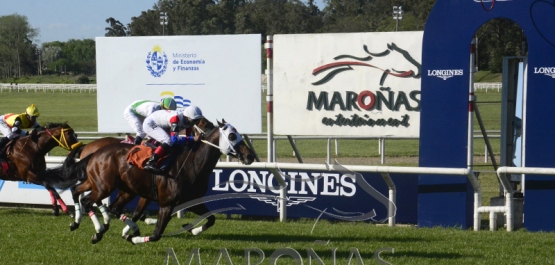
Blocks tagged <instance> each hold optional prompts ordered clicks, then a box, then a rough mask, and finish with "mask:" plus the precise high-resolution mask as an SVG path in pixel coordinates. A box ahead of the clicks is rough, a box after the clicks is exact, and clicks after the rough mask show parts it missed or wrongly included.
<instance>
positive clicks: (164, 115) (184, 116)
mask: <svg viewBox="0 0 555 265" xmlns="http://www.w3.org/2000/svg"><path fill="white" fill-rule="evenodd" d="M201 118H204V116H202V111H201V110H200V109H199V108H198V107H196V106H188V107H187V108H185V109H184V110H182V111H181V110H179V111H169V110H168V111H164V110H159V111H155V112H153V113H152V114H150V115H149V116H148V117H146V119H145V121H144V123H143V130H144V132H145V133H146V134H147V135H148V136H149V137H151V138H153V139H155V140H156V141H158V142H160V143H161V144H160V146H158V148H156V150H154V153H153V154H152V157H151V158H150V159H149V160H148V161H147V162H146V164H145V166H144V169H145V170H147V171H151V172H153V173H161V172H162V171H161V170H160V169H159V168H158V167H157V166H156V163H157V162H158V160H160V158H161V157H163V156H165V155H167V154H169V153H170V151H171V147H172V146H173V144H174V143H178V144H186V143H192V142H195V141H198V136H193V134H194V131H193V125H195V124H197V123H198V121H200V119H201ZM183 129H186V136H185V137H179V131H181V130H183Z"/></svg>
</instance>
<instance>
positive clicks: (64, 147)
mask: <svg viewBox="0 0 555 265" xmlns="http://www.w3.org/2000/svg"><path fill="white" fill-rule="evenodd" d="M45 130H46V132H47V133H48V134H49V135H50V136H51V137H52V139H54V141H56V142H57V143H58V145H59V146H60V147H61V148H63V149H66V150H68V151H71V150H72V149H74V148H77V147H79V146H81V145H82V144H83V143H81V142H77V143H75V144H73V145H72V146H69V144H68V143H67V139H66V135H65V132H66V131H67V130H68V129H65V128H61V130H62V132H61V134H60V140H58V139H56V137H55V136H54V135H53V134H52V133H51V132H50V131H49V130H48V129H46V128H45ZM62 141H63V143H62Z"/></svg>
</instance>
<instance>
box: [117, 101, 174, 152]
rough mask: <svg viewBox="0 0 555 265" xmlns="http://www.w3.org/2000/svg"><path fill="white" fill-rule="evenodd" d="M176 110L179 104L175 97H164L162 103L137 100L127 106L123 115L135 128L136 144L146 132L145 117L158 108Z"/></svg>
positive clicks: (139, 142)
mask: <svg viewBox="0 0 555 265" xmlns="http://www.w3.org/2000/svg"><path fill="white" fill-rule="evenodd" d="M161 109H162V110H175V109H177V104H176V103H175V100H173V98H169V97H168V98H163V99H162V100H161V101H160V103H158V102H156V101H150V100H137V101H135V102H133V103H131V105H129V106H127V108H125V110H124V111H123V117H124V118H125V120H127V123H129V125H131V128H133V130H135V133H136V135H135V142H134V144H136V145H138V144H141V142H142V141H143V138H145V136H146V134H145V132H144V131H143V121H144V119H145V118H146V117H147V116H148V115H150V114H152V113H153V112H155V111H157V110H161Z"/></svg>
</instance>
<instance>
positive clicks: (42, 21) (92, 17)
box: [0, 0, 322, 43]
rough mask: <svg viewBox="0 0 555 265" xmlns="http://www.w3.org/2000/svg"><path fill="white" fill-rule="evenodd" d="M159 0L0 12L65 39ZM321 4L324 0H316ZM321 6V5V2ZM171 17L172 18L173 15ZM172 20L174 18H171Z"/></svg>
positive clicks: (57, 0) (46, 3) (44, 38)
mask: <svg viewBox="0 0 555 265" xmlns="http://www.w3.org/2000/svg"><path fill="white" fill-rule="evenodd" d="M157 2H158V0H0V16H6V15H12V14H14V13H17V14H19V15H23V16H26V17H27V19H28V22H29V24H30V26H31V27H32V28H37V29H38V30H39V36H38V37H37V38H36V40H34V42H35V43H44V42H51V41H62V42H66V41H68V40H70V39H94V38H95V37H104V34H105V33H106V30H105V28H106V27H108V26H109V24H108V23H106V19H107V18H109V17H113V18H114V19H116V20H119V21H120V22H121V23H122V24H123V25H127V24H128V23H130V22H131V17H138V16H140V15H141V12H142V11H146V10H148V9H153V8H152V7H153V6H154V4H156V3H157ZM316 3H317V5H322V0H317V1H316ZM320 8H322V7H321V6H320ZM170 20H171V18H170ZM170 23H171V22H170Z"/></svg>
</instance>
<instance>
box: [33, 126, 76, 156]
mask: <svg viewBox="0 0 555 265" xmlns="http://www.w3.org/2000/svg"><path fill="white" fill-rule="evenodd" d="M42 135H44V137H45V139H50V138H51V139H53V140H54V141H55V142H56V143H58V145H59V146H60V147H61V148H64V149H66V150H68V151H69V150H72V149H74V148H77V147H79V146H81V145H82V144H83V143H81V142H79V140H78V139H77V134H76V133H75V131H74V130H73V128H71V127H70V126H69V125H68V124H67V123H49V124H47V125H46V126H45V127H41V128H39V129H37V130H33V133H32V134H31V139H33V140H35V139H39V138H41V136H42Z"/></svg>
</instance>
